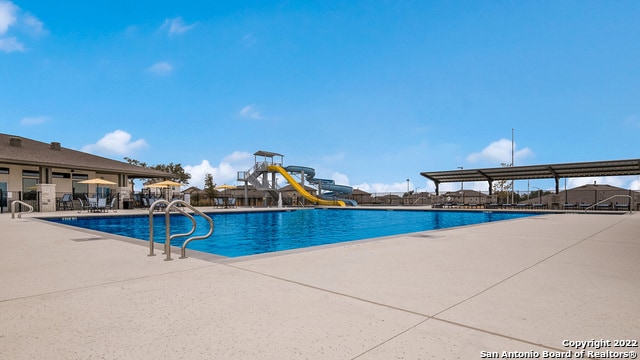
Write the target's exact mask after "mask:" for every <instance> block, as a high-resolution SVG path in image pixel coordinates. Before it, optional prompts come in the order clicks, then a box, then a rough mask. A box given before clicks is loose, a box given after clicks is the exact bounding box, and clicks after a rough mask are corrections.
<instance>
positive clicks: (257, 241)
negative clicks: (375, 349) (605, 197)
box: [47, 209, 537, 257]
mask: <svg viewBox="0 0 640 360" xmlns="http://www.w3.org/2000/svg"><path fill="white" fill-rule="evenodd" d="M208 215H209V216H211V218H212V219H213V221H214V223H215V231H214V233H213V235H212V236H211V237H209V238H208V239H206V240H201V241H193V242H191V243H190V244H189V245H188V246H187V248H188V249H193V250H198V251H202V252H207V253H211V254H216V255H221V256H226V257H238V256H245V255H254V254H262V253H267V252H274V251H282V250H290V249H297V248H304V247H309V246H316V245H323V244H333V243H339V242H344V241H352V240H360V239H367V238H375V237H381V236H388V235H397V234H405V233H411V232H418V231H425V230H435V229H443V228H449V227H455V226H463V225H471V224H479V223H485V222H491V221H498V220H508V219H515V218H521V217H526V216H531V215H537V214H535V213H516V212H476V211H412V210H393V211H389V210H351V209H349V210H340V209H305V210H296V211H265V212H246V213H244V212H243V213H211V214H208ZM195 218H196V221H197V224H198V230H196V232H195V233H194V235H197V234H205V233H206V232H207V230H208V227H207V223H206V221H205V220H204V219H202V217H200V216H196V217H195ZM47 220H49V221H53V222H56V223H61V224H66V225H72V226H78V227H82V228H87V229H92V230H98V231H103V232H107V233H112V234H118V235H123V236H128V237H133V238H137V239H142V240H147V241H148V240H149V217H148V216H112V217H89V218H86V217H71V218H56V219H47ZM164 224H165V220H164V215H156V216H155V217H154V241H156V242H158V243H164V239H165V226H164ZM190 229H191V221H190V220H189V219H188V218H186V217H185V216H182V215H177V214H176V215H171V233H172V234H177V233H185V232H188V231H189V230H190ZM184 240H186V238H177V239H174V240H173V241H172V242H171V245H175V246H182V242H184Z"/></svg>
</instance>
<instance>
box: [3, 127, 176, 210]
mask: <svg viewBox="0 0 640 360" xmlns="http://www.w3.org/2000/svg"><path fill="white" fill-rule="evenodd" d="M171 177H174V176H173V174H169V173H166V172H162V171H158V170H155V169H149V168H144V167H141V166H135V165H131V164H129V163H126V162H122V161H117V160H112V159H107V158H104V157H101V156H96V155H92V154H88V153H84V152H81V151H77V150H72V149H68V148H65V147H62V145H61V144H60V143H59V142H51V143H44V142H40V141H36V140H32V139H27V138H24V137H20V136H15V135H8V134H0V195H1V196H2V199H3V202H2V204H0V205H3V206H4V207H5V209H6V205H7V204H8V203H10V202H11V201H12V200H25V201H26V200H28V201H31V204H32V205H35V207H36V209H38V210H39V211H55V210H56V207H57V205H58V202H59V199H60V198H62V197H63V196H64V194H72V195H73V197H74V198H77V197H80V196H84V195H85V194H91V193H93V194H96V193H97V192H99V193H100V194H101V196H105V195H106V196H115V195H116V194H121V198H129V197H130V192H131V190H132V189H131V187H130V182H129V180H132V179H138V178H158V179H167V178H171ZM93 178H101V179H104V180H108V181H111V182H113V183H115V185H109V186H100V185H87V184H82V183H81V181H83V180H89V179H93Z"/></svg>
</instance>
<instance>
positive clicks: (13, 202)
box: [11, 200, 33, 219]
mask: <svg viewBox="0 0 640 360" xmlns="http://www.w3.org/2000/svg"><path fill="white" fill-rule="evenodd" d="M16 204H20V205H24V206H26V207H27V208H28V209H29V211H21V212H19V213H18V219H20V218H22V214H29V213H32V212H33V206H31V205H29V204H27V203H26V202H24V201H20V200H13V201H12V202H11V218H12V219H15V218H16Z"/></svg>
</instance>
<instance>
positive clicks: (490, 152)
mask: <svg viewBox="0 0 640 360" xmlns="http://www.w3.org/2000/svg"><path fill="white" fill-rule="evenodd" d="M514 148H515V149H517V143H514ZM532 156H533V151H531V149H529V148H524V149H522V150H516V151H515V152H514V157H515V160H514V162H515V164H516V166H517V165H518V164H519V163H521V162H522V161H523V160H524V159H526V158H529V157H532ZM467 161H468V162H470V163H479V162H480V163H491V164H502V163H504V164H510V163H511V140H507V139H500V140H498V141H494V142H492V143H491V144H489V146H487V147H485V148H484V149H482V151H480V152H479V153H472V154H471V155H469V156H467Z"/></svg>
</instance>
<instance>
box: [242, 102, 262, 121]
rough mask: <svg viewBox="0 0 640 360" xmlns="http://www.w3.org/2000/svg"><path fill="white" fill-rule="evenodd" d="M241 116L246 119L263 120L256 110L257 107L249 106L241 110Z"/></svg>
mask: <svg viewBox="0 0 640 360" xmlns="http://www.w3.org/2000/svg"><path fill="white" fill-rule="evenodd" d="M240 116H241V117H243V118H245V119H255V120H260V119H262V114H260V112H259V111H257V110H256V107H255V105H247V106H245V107H243V108H242V109H241V110H240Z"/></svg>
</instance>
